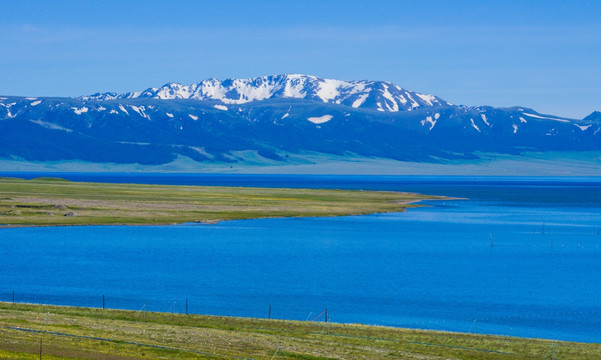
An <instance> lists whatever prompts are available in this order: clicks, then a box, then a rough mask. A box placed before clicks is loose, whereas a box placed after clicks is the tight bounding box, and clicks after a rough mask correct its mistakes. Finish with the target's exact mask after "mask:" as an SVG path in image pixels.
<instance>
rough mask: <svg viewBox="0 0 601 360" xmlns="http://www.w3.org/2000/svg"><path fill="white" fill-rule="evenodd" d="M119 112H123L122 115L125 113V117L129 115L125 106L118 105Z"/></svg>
mask: <svg viewBox="0 0 601 360" xmlns="http://www.w3.org/2000/svg"><path fill="white" fill-rule="evenodd" d="M119 110H121V111H123V112H124V113H126V114H127V115H129V113H128V112H127V109H126V108H125V106H123V105H121V104H120V105H119Z"/></svg>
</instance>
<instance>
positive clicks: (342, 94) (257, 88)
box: [80, 74, 452, 112]
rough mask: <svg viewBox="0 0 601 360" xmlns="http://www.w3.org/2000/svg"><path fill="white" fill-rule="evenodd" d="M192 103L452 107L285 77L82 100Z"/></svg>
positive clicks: (405, 94) (365, 86) (370, 88)
mask: <svg viewBox="0 0 601 360" xmlns="http://www.w3.org/2000/svg"><path fill="white" fill-rule="evenodd" d="M136 98H149V99H162V100H173V99H195V100H216V101H219V102H221V103H223V104H226V105H228V104H246V103H249V102H252V101H260V100H268V99H274V98H290V99H306V100H314V101H322V102H326V103H333V104H341V105H346V106H350V107H353V108H362V109H374V110H378V111H391V112H396V111H404V110H405V111H411V110H415V109H418V108H424V107H432V106H449V105H452V104H450V103H448V102H447V101H444V100H442V99H440V98H438V97H436V96H434V95H426V94H420V93H417V92H414V91H409V90H405V89H402V88H401V87H400V86H398V85H395V84H393V83H390V82H385V81H341V80H333V79H322V78H318V77H315V76H311V75H299V74H285V75H274V76H261V77H256V78H251V79H227V80H224V81H220V80H218V79H208V80H204V81H201V82H199V83H195V84H192V85H182V84H178V83H169V84H165V85H163V86H161V87H160V88H149V89H146V90H144V91H142V92H130V93H125V94H116V93H103V94H100V93H97V94H94V95H89V96H82V97H80V99H82V100H115V99H136Z"/></svg>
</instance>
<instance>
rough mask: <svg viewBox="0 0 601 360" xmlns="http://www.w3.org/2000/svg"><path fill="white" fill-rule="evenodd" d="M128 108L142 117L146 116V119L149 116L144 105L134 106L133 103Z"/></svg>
mask: <svg viewBox="0 0 601 360" xmlns="http://www.w3.org/2000/svg"><path fill="white" fill-rule="evenodd" d="M129 107H130V108H132V110H133V111H135V112H137V113H138V115H140V116H141V117H143V118H146V119H148V120H150V116H148V115H147V114H146V112H145V111H146V108H144V106H134V105H130V106H129Z"/></svg>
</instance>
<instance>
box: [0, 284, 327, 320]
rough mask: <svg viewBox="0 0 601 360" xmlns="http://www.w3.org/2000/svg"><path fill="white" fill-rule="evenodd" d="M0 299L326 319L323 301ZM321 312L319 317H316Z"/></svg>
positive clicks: (15, 294)
mask: <svg viewBox="0 0 601 360" xmlns="http://www.w3.org/2000/svg"><path fill="white" fill-rule="evenodd" d="M0 301H2V302H7V303H23V304H45V305H61V306H76V307H88V308H99V309H115V310H134V311H153V312H164V313H177V314H197V315H217V316H235V317H251V318H265V319H280V320H303V321H308V320H321V321H323V320H326V318H325V317H324V315H325V313H324V309H325V306H323V305H321V306H320V305H313V306H307V307H306V308H296V309H295V308H292V307H290V306H289V305H288V304H276V303H270V302H269V301H265V302H264V303H262V304H257V302H258V301H257V300H256V299H254V301H253V305H251V306H249V305H248V304H247V303H246V299H243V298H240V299H232V298H231V297H225V296H222V297H216V298H210V299H209V298H202V299H199V298H162V299H159V298H149V297H146V298H143V297H124V296H112V295H105V294H98V295H62V294H37V293H28V292H20V291H17V290H12V291H8V292H6V291H5V292H0ZM318 316H319V319H316V317H318Z"/></svg>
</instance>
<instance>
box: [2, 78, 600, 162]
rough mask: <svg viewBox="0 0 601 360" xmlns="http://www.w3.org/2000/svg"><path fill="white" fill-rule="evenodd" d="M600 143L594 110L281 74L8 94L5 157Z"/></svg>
mask: <svg viewBox="0 0 601 360" xmlns="http://www.w3.org/2000/svg"><path fill="white" fill-rule="evenodd" d="M211 89H213V90H211ZM402 99H404V100H405V102H403V101H402ZM596 150H601V118H600V117H599V116H597V115H595V113H593V114H591V116H589V117H587V118H586V119H584V120H575V119H565V118H560V117H556V116H551V115H543V114H539V113H537V112H536V111H534V110H532V109H528V108H522V107H513V108H493V107H488V106H482V107H466V106H455V105H451V104H449V103H448V102H446V101H444V100H442V99H440V98H437V97H435V96H431V95H423V94H418V93H415V92H411V91H408V90H403V89H401V88H400V87H398V86H396V85H394V84H391V83H386V82H370V81H338V80H327V79H319V78H316V77H312V76H305V75H278V76H269V77H262V78H255V79H243V80H236V79H234V80H225V81H223V82H220V81H218V80H214V79H213V80H207V81H203V82H200V83H198V84H193V85H189V86H183V85H177V84H168V85H165V86H163V87H161V88H157V89H149V90H146V91H143V92H141V93H128V94H123V95H116V94H102V95H101V94H96V95H93V96H85V97H80V98H23V97H13V96H5V97H0V158H3V159H17V160H19V159H20V160H26V161H61V160H83V161H89V162H96V163H100V162H113V163H140V164H165V163H169V162H171V161H173V160H174V159H176V158H178V157H181V156H185V157H188V158H191V159H193V160H195V161H198V162H204V163H243V162H246V161H249V159H250V158H253V159H264V160H265V161H272V162H278V163H286V162H287V161H288V157H289V156H290V155H294V154H328V155H334V156H340V157H346V156H359V157H372V158H385V159H394V160H403V161H414V162H444V161H447V160H452V159H477V158H478V157H479V154H480V153H483V152H488V153H500V154H520V153H522V152H526V151H539V152H545V151H596Z"/></svg>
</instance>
